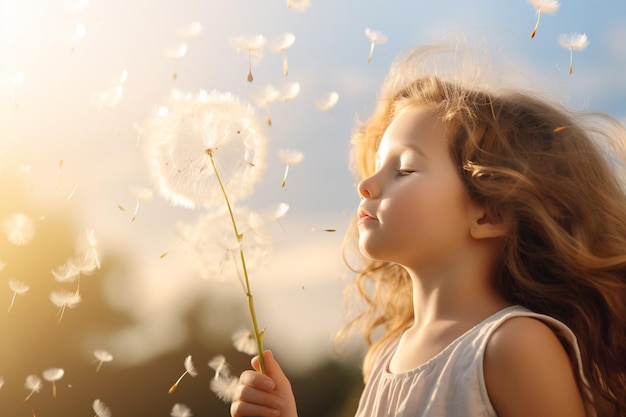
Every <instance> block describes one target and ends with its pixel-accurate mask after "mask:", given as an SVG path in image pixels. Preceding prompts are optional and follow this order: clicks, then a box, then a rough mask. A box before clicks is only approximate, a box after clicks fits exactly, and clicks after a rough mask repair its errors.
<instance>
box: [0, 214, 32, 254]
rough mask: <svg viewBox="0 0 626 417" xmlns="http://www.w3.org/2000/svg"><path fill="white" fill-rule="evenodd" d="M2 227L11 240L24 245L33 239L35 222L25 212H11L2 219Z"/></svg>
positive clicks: (17, 244)
mask: <svg viewBox="0 0 626 417" xmlns="http://www.w3.org/2000/svg"><path fill="white" fill-rule="evenodd" d="M2 229H3V230H4V233H5V234H6V237H7V239H8V240H9V242H11V243H12V244H14V245H16V246H23V245H26V244H28V243H30V241H31V240H32V239H33V236H34V235H35V223H34V222H33V220H32V219H31V218H30V217H28V216H27V215H26V214H23V213H15V214H11V215H9V216H7V217H5V218H4V220H3V221H2Z"/></svg>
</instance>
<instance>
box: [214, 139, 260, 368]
mask: <svg viewBox="0 0 626 417" xmlns="http://www.w3.org/2000/svg"><path fill="white" fill-rule="evenodd" d="M206 153H207V154H208V155H209V158H210V159H211V165H212V166H213V172H215V177H216V178H217V182H218V183H219V185H220V189H221V190H222V194H223V195H224V200H225V201H226V206H227V207H228V213H229V214H230V220H231V221H232V223H233V230H234V231H235V236H236V237H237V242H238V243H239V257H240V258H241V267H242V269H243V277H244V281H245V292H246V297H247V299H248V309H249V310H250V318H251V319H252V328H253V329H254V340H255V341H256V346H257V352H258V354H259V369H260V370H261V373H262V374H264V373H265V361H264V360H263V332H261V331H259V325H258V323H257V318H256V309H255V308H254V297H253V296H252V290H251V289H250V279H249V278H248V268H247V267H246V258H245V256H244V253H243V245H242V244H241V239H242V237H243V236H242V235H241V234H239V229H238V228H237V222H236V221H235V216H234V214H233V209H232V206H231V205H230V200H229V199H228V194H227V193H226V189H225V188H224V184H223V183H222V178H221V177H220V174H219V171H218V169H217V166H216V165H215V159H214V158H213V150H212V149H207V150H206Z"/></svg>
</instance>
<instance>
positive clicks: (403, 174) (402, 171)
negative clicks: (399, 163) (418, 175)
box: [396, 169, 416, 177]
mask: <svg viewBox="0 0 626 417" xmlns="http://www.w3.org/2000/svg"><path fill="white" fill-rule="evenodd" d="M396 171H397V173H398V176H399V177H406V176H407V175H410V174H413V173H414V172H416V171H414V170H411V169H398V170H396Z"/></svg>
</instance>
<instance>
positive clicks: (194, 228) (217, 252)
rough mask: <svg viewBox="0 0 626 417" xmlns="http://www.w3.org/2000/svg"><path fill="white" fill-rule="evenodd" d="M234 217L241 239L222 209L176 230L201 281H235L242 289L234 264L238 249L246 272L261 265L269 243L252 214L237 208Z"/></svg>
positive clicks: (179, 226)
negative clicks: (244, 256) (241, 253)
mask: <svg viewBox="0 0 626 417" xmlns="http://www.w3.org/2000/svg"><path fill="white" fill-rule="evenodd" d="M233 216H234V218H235V220H236V222H237V225H238V232H239V234H240V235H241V236H242V237H241V238H240V239H238V238H237V236H234V235H233V233H232V225H231V224H230V223H231V220H230V213H229V212H228V210H226V209H225V208H224V209H221V210H216V211H214V212H210V213H208V214H206V215H204V216H201V217H199V218H198V220H197V222H196V223H195V224H179V225H178V227H177V231H178V235H179V236H180V238H181V240H182V241H183V242H184V243H185V247H186V250H187V253H188V254H189V256H190V257H191V260H192V262H194V264H195V266H196V269H197V270H198V271H199V272H200V276H201V277H202V278H203V279H212V280H219V281H228V280H233V279H236V280H238V281H239V282H240V283H241V284H242V286H243V287H244V288H245V283H244V282H243V271H242V270H241V267H240V266H238V263H237V257H238V255H239V251H240V249H243V250H244V251H245V253H246V269H247V271H248V272H251V271H255V270H257V269H260V268H261V267H262V266H263V264H264V262H265V261H266V259H267V258H268V256H269V253H271V251H272V242H271V238H270V237H269V236H268V235H267V234H265V233H264V232H263V230H262V226H263V224H262V221H261V220H259V219H258V218H257V217H256V216H255V213H254V212H251V211H250V210H247V209H245V208H243V207H236V208H235V209H233Z"/></svg>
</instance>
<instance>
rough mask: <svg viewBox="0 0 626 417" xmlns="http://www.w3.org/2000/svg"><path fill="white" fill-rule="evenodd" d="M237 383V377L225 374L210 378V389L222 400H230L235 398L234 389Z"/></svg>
mask: <svg viewBox="0 0 626 417" xmlns="http://www.w3.org/2000/svg"><path fill="white" fill-rule="evenodd" d="M238 383H239V378H237V377H235V376H227V377H223V378H217V379H215V378H214V379H212V380H211V385H210V386H211V391H213V392H214V393H215V395H217V397H218V398H219V399H220V400H222V401H224V402H227V403H228V402H232V401H233V400H234V399H235V389H236V388H237V384H238Z"/></svg>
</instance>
